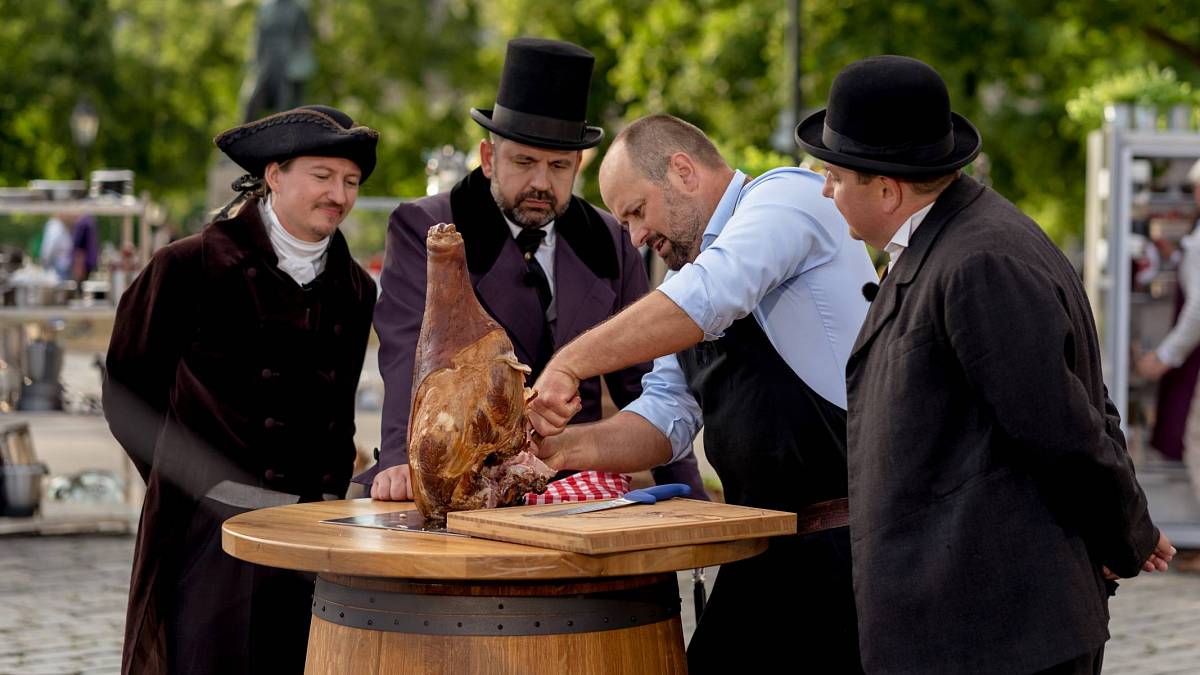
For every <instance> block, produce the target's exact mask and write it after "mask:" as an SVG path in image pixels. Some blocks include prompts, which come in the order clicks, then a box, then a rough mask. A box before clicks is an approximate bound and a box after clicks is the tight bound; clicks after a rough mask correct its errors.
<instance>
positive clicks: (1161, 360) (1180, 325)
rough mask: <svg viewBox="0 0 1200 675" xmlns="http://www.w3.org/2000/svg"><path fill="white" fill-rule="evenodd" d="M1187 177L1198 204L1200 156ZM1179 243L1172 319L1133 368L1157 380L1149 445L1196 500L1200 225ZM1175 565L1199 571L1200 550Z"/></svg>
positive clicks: (1199, 489) (1199, 478)
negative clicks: (1170, 462)
mask: <svg viewBox="0 0 1200 675" xmlns="http://www.w3.org/2000/svg"><path fill="white" fill-rule="evenodd" d="M1188 180H1189V181H1190V182H1191V183H1192V185H1193V187H1194V190H1193V192H1192V197H1193V199H1194V200H1195V202H1196V206H1197V207H1198V208H1200V160H1197V161H1196V163H1195V164H1193V165H1192V168H1191V169H1190V170H1189V171H1188ZM1198 225H1200V221H1198ZM1179 245H1180V248H1181V249H1182V250H1181V251H1180V257H1179V268H1178V269H1179V276H1178V279H1179V284H1178V286H1177V287H1176V291H1175V323H1174V324H1173V325H1172V326H1171V330H1170V331H1169V332H1168V333H1167V335H1166V337H1164V338H1163V339H1162V341H1161V342H1159V343H1158V346H1157V347H1155V348H1154V349H1152V350H1150V351H1148V352H1146V353H1145V354H1141V355H1138V356H1137V358H1136V361H1135V368H1136V370H1137V373H1138V374H1139V375H1141V376H1142V377H1144V378H1146V379H1149V380H1158V398H1157V401H1156V411H1155V417H1154V431H1153V432H1152V434H1151V436H1150V444H1151V445H1152V446H1154V448H1155V449H1156V450H1158V451H1159V452H1161V453H1162V454H1163V455H1165V456H1167V457H1169V458H1170V459H1175V460H1182V461H1183V462H1184V464H1185V465H1186V466H1187V469H1188V474H1189V476H1190V477H1191V480H1192V489H1193V491H1194V492H1195V494H1196V496H1197V498H1198V499H1200V396H1196V385H1197V383H1200V349H1198V347H1200V226H1198V227H1196V228H1193V230H1192V231H1191V233H1190V234H1188V235H1187V236H1185V237H1183V239H1181V240H1180V241H1179ZM1175 568H1176V569H1178V570H1180V571H1186V572H1200V551H1184V552H1182V553H1181V554H1180V555H1179V557H1178V559H1177V560H1176V564H1175Z"/></svg>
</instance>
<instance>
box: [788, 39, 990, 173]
mask: <svg viewBox="0 0 1200 675" xmlns="http://www.w3.org/2000/svg"><path fill="white" fill-rule="evenodd" d="M796 142H797V143H799V144H800V147H801V148H804V149H805V150H806V151H808V153H809V154H811V155H813V156H815V157H818V158H820V159H823V160H825V161H826V162H829V163H830V164H834V165H837V166H844V167H846V168H848V169H854V170H856V171H862V172H864V173H874V174H880V175H885V176H897V177H917V178H919V177H932V176H938V175H944V174H948V173H950V172H952V171H955V170H957V169H960V168H962V167H964V166H966V165H967V164H969V163H970V162H971V160H973V159H975V156H976V155H978V154H979V150H980V147H982V141H981V140H980V138H979V132H978V131H976V130H975V127H974V126H972V125H971V123H970V122H968V121H967V119H966V118H965V117H963V116H962V115H959V114H958V113H954V112H951V111H950V94H949V93H948V92H947V91H946V83H945V82H943V81H942V77H941V76H940V75H938V73H937V71H936V70H934V69H933V68H931V67H929V66H928V65H927V64H925V63H922V62H921V61H918V60H916V59H912V58H909V57H907V56H872V57H870V58H866V59H862V60H861V61H855V62H854V63H851V64H850V65H848V66H846V67H845V68H844V69H843V70H842V72H840V73H838V76H837V77H836V78H834V80H833V86H832V87H830V88H829V107H827V108H826V109H825V110H821V111H819V112H816V113H813V114H812V115H810V116H809V117H808V118H807V119H805V120H804V121H803V122H801V123H800V125H799V126H798V127H796Z"/></svg>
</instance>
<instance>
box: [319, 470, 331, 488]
mask: <svg viewBox="0 0 1200 675" xmlns="http://www.w3.org/2000/svg"><path fill="white" fill-rule="evenodd" d="M321 482H322V483H324V484H326V485H328V484H330V483H332V482H333V474H328V473H327V474H325V475H324V476H321Z"/></svg>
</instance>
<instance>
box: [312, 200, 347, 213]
mask: <svg viewBox="0 0 1200 675" xmlns="http://www.w3.org/2000/svg"><path fill="white" fill-rule="evenodd" d="M317 208H318V209H332V210H334V211H337V212H338V215H341V214H342V213H343V212H344V211H345V210H346V209H345V207H343V206H342V205H341V204H334V203H333V202H324V203H321V204H317Z"/></svg>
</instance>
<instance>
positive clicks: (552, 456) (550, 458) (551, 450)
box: [530, 433, 567, 471]
mask: <svg viewBox="0 0 1200 675" xmlns="http://www.w3.org/2000/svg"><path fill="white" fill-rule="evenodd" d="M562 440H563V437H562V436H551V437H550V438H545V437H543V436H542V435H541V434H537V433H535V434H532V437H531V438H530V444H531V445H532V446H533V450H534V454H536V455H537V456H538V459H540V460H542V461H543V462H545V463H546V466H548V467H550V468H551V469H554V470H555V471H562V470H563V469H564V468H566V454H567V453H566V452H564V449H565V448H564V447H563V443H562Z"/></svg>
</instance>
